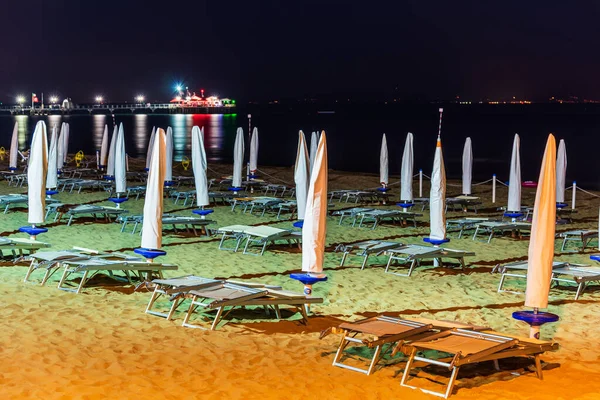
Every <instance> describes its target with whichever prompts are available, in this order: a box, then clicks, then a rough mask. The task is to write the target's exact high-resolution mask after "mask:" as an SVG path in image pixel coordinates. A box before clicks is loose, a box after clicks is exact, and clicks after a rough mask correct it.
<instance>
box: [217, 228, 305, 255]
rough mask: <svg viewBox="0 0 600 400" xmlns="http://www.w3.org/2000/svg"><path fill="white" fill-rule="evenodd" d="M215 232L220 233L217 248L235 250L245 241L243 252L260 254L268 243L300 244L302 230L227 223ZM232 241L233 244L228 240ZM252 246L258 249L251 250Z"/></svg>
mask: <svg viewBox="0 0 600 400" xmlns="http://www.w3.org/2000/svg"><path fill="white" fill-rule="evenodd" d="M217 234H221V241H220V242H219V250H229V251H233V252H237V251H238V250H239V248H240V247H241V245H242V243H244V241H245V243H246V244H245V246H244V250H243V252H242V253H243V254H250V255H256V256H262V255H263V254H264V252H265V250H266V248H267V246H268V245H270V244H275V243H277V242H285V243H287V244H289V245H290V246H291V245H293V244H297V245H300V241H301V240H302V232H300V231H292V230H288V229H280V228H275V227H272V226H265V225H259V226H248V225H229V226H224V227H222V228H219V229H217ZM231 241H233V244H228V242H231ZM252 246H259V250H258V251H256V250H254V251H253V250H252Z"/></svg>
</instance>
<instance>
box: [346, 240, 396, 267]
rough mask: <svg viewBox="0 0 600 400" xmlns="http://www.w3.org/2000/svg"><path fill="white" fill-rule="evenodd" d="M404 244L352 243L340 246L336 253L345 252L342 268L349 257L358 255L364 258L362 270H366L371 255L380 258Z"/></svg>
mask: <svg viewBox="0 0 600 400" xmlns="http://www.w3.org/2000/svg"><path fill="white" fill-rule="evenodd" d="M402 246H403V244H402V243H398V242H391V241H385V240H366V241H364V242H358V243H352V244H340V245H338V246H337V248H336V249H335V251H337V252H343V253H344V254H343V255H342V261H341V262H340V267H343V266H344V263H345V262H346V259H347V257H348V255H356V256H359V257H363V261H362V265H361V268H360V269H364V268H365V266H366V265H367V260H368V258H369V256H370V255H371V254H374V255H376V256H379V255H381V254H383V253H384V252H385V251H386V250H390V249H394V248H398V247H402Z"/></svg>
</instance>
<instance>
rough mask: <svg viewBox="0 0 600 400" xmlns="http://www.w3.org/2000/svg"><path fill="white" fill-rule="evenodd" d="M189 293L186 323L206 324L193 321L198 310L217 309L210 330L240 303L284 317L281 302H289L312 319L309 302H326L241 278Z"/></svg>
mask: <svg viewBox="0 0 600 400" xmlns="http://www.w3.org/2000/svg"><path fill="white" fill-rule="evenodd" d="M186 297H188V298H190V299H191V303H190V306H189V309H188V311H187V313H186V315H185V318H184V320H183V323H182V326H185V327H188V328H203V327H202V326H200V325H197V324H194V323H192V322H191V317H192V315H193V314H194V312H195V311H197V310H202V314H203V315H205V316H208V313H209V312H212V311H215V315H214V318H213V321H212V324H211V325H210V330H215V329H216V328H217V327H218V325H219V322H220V321H221V320H222V319H223V318H225V316H227V315H228V314H229V313H230V312H231V311H232V310H234V309H235V308H236V307H262V308H264V309H265V310H266V311H267V312H268V310H270V309H272V310H274V311H275V316H276V317H277V318H278V319H279V318H281V313H280V306H284V305H289V306H293V307H294V308H295V309H296V310H297V311H298V312H300V313H301V315H302V320H303V322H304V323H308V316H307V313H306V309H305V305H310V304H315V303H322V302H323V299H322V298H320V297H312V296H306V295H304V294H302V293H296V292H290V291H287V290H281V289H269V288H267V287H249V286H246V285H245V284H242V283H239V282H235V283H234V282H222V283H218V284H214V285H211V286H208V287H205V288H202V289H197V290H190V291H189V292H187V293H186ZM203 329H205V328H203Z"/></svg>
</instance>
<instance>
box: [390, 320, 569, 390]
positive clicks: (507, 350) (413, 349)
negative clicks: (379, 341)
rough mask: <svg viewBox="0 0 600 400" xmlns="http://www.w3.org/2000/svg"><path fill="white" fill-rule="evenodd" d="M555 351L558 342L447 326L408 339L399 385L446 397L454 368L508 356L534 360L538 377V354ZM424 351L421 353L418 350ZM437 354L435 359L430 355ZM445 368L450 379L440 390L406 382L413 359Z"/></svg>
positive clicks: (453, 376) (453, 382) (496, 363)
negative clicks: (414, 339)
mask: <svg viewBox="0 0 600 400" xmlns="http://www.w3.org/2000/svg"><path fill="white" fill-rule="evenodd" d="M555 350H558V344H557V343H554V342H549V341H542V340H537V339H530V338H522V337H518V336H511V335H506V334H502V333H497V332H494V331H483V332H475V331H472V330H466V329H451V330H447V331H442V332H440V333H438V334H436V335H432V336H429V337H427V338H425V339H422V340H417V341H412V342H411V343H409V344H407V345H405V346H404V349H403V352H404V353H405V354H410V355H409V359H408V362H407V363H406V367H405V368H404V373H403V374H402V379H401V381H400V384H401V385H402V386H404V387H409V388H411V389H419V390H421V391H422V392H425V393H429V394H433V395H435V396H438V397H443V398H445V399H447V398H448V397H450V395H451V394H452V389H453V387H454V384H455V382H456V377H457V375H458V371H459V370H460V368H461V367H462V366H464V365H468V364H475V363H480V362H483V361H494V363H495V366H496V367H499V365H498V360H501V359H506V358H512V357H527V358H533V359H534V360H535V367H536V373H537V376H538V378H539V379H542V365H541V361H540V355H542V354H543V353H545V352H547V351H555ZM425 351H426V352H427V353H422V352H425ZM435 355H439V356H440V357H439V358H434V357H433V356H435ZM416 361H418V362H420V363H424V364H425V366H427V365H435V366H439V367H444V368H448V370H450V371H451V375H450V379H449V381H448V383H447V384H446V385H445V390H444V391H443V392H437V391H434V390H428V389H424V388H419V387H416V386H413V385H410V384H409V383H408V382H409V376H410V373H411V371H412V370H413V368H414V367H415V362H416Z"/></svg>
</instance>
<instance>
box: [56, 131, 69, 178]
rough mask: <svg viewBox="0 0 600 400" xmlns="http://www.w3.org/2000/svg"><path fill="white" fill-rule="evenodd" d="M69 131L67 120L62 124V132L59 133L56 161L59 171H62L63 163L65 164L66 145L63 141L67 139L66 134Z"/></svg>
mask: <svg viewBox="0 0 600 400" xmlns="http://www.w3.org/2000/svg"><path fill="white" fill-rule="evenodd" d="M66 132H67V124H66V123H65V122H63V123H62V124H61V125H60V134H59V135H58V141H57V142H56V162H55V163H54V164H55V165H56V169H57V170H58V171H62V169H63V164H64V160H65V157H64V154H63V153H64V151H65V146H64V145H63V142H64V140H65V135H66Z"/></svg>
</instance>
